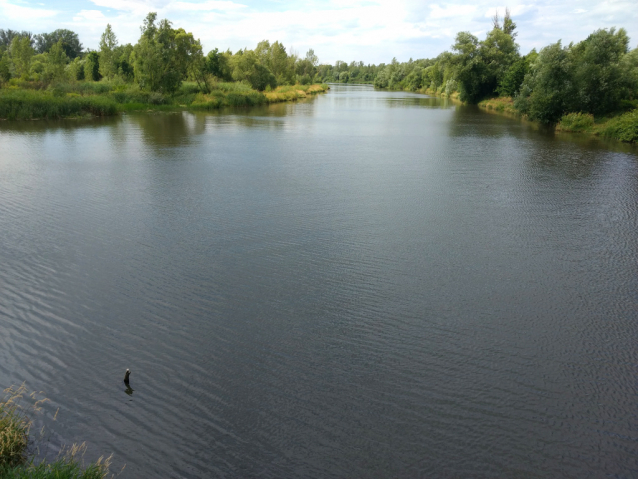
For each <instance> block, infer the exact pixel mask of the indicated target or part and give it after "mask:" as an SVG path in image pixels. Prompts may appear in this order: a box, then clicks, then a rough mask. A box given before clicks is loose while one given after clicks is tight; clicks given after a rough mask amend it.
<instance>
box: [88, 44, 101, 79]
mask: <svg viewBox="0 0 638 479" xmlns="http://www.w3.org/2000/svg"><path fill="white" fill-rule="evenodd" d="M84 78H85V79H86V80H89V81H99V80H100V78H101V75H100V56H99V54H98V53H97V52H95V51H90V52H89V53H88V55H87V56H86V58H85V60H84Z"/></svg>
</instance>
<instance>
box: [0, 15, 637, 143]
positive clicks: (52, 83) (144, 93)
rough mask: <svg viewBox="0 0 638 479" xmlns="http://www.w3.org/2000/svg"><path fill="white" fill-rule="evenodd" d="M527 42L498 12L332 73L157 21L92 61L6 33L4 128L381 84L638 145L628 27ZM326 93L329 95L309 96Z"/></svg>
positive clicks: (65, 37)
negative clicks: (445, 42)
mask: <svg viewBox="0 0 638 479" xmlns="http://www.w3.org/2000/svg"><path fill="white" fill-rule="evenodd" d="M516 36H517V31H516V23H514V21H513V19H512V17H511V16H510V13H509V10H507V9H506V10H505V15H504V17H503V18H500V17H499V15H498V12H497V13H496V14H495V16H494V18H493V19H492V29H491V30H490V31H488V33H487V34H486V36H485V39H483V40H479V39H478V38H477V37H476V36H474V35H472V34H471V33H470V32H459V33H458V34H457V35H456V38H455V43H454V44H453V45H452V48H451V51H445V52H443V53H441V54H440V55H438V56H437V57H436V58H430V59H419V60H412V59H410V60H409V61H407V62H403V63H400V62H398V61H397V59H396V58H394V59H393V60H392V61H391V62H390V63H389V64H383V63H382V64H379V65H371V64H368V65H366V64H364V63H363V62H354V61H353V62H351V63H349V64H348V63H346V62H343V61H337V62H336V63H335V64H334V65H326V64H319V61H318V58H317V56H316V55H315V53H314V51H313V50H312V49H311V50H309V51H308V52H307V53H306V55H305V56H304V57H300V56H298V55H297V54H295V53H289V52H287V51H286V48H285V47H284V46H283V45H282V44H281V43H279V42H274V43H272V44H271V43H270V42H269V41H268V40H264V41H262V42H259V43H258V44H257V46H256V47H255V48H254V49H253V50H249V49H242V50H239V51H237V52H235V53H232V52H231V51H226V52H221V51H219V50H218V49H217V48H215V49H214V50H211V51H210V52H209V53H208V54H207V55H204V53H203V50H202V46H201V43H200V42H199V40H196V39H195V38H194V37H193V35H192V33H188V32H186V31H184V29H182V28H173V26H172V24H171V22H170V21H168V20H161V21H158V19H157V15H156V14H155V13H149V14H148V15H147V17H146V19H145V20H144V24H143V25H142V27H141V36H140V38H139V40H138V42H137V43H136V44H135V45H131V44H127V45H120V44H119V43H118V40H117V37H116V35H115V33H114V31H113V29H112V28H111V25H107V26H106V29H105V31H104V33H103V34H102V38H101V42H100V48H99V50H96V51H91V50H89V51H84V50H83V47H82V44H81V43H80V42H79V39H78V38H77V35H76V34H75V33H74V32H72V31H70V30H63V29H61V30H56V31H54V32H52V33H44V34H40V35H32V34H31V33H30V32H16V31H12V30H0V86H1V87H2V88H0V118H7V119H27V118H59V117H69V116H71V117H72V116H83V115H98V116H99V115H110V114H114V113H115V112H117V111H127V110H135V109H149V108H158V109H163V108H198V109H214V108H220V107H224V106H244V105H246V106H248V105H259V104H264V103H271V102H276V101H290V100H296V99H300V98H304V97H305V96H307V95H309V94H312V93H316V92H320V91H325V90H326V89H327V88H328V87H327V86H326V85H325V83H327V82H339V83H373V84H374V86H375V87H377V88H387V89H399V90H409V91H415V92H422V93H429V94H433V95H440V96H445V97H449V98H453V99H458V100H460V101H463V102H466V103H471V104H479V105H480V106H482V107H484V108H487V109H491V110H494V111H497V112H504V113H512V114H518V115H523V116H525V117H526V118H528V119H529V120H532V121H536V122H539V123H543V124H547V125H552V126H555V127H557V128H558V129H560V130H562V131H586V132H589V133H593V134H598V135H602V136H606V137H610V138H616V139H618V140H621V141H628V142H637V141H638V135H637V134H636V133H635V132H636V130H637V129H638V127H637V126H636V123H635V122H636V118H638V113H636V112H637V111H638V110H637V109H638V48H635V49H633V50H631V49H630V48H629V37H628V36H627V32H626V31H625V30H624V29H622V28H621V29H619V30H616V29H615V28H611V29H601V30H596V31H595V32H593V33H592V34H591V35H589V36H588V37H587V38H586V39H585V40H583V41H581V42H578V43H570V44H569V45H567V46H564V45H562V43H561V41H560V40H559V41H557V42H556V43H553V44H550V45H548V46H546V47H545V48H543V49H541V50H540V51H538V52H537V51H536V50H532V51H531V52H529V53H528V54H526V55H521V53H520V48H519V45H518V44H517V43H516ZM317 83H323V85H321V86H312V87H309V85H313V84H317ZM12 90H19V91H12ZM574 114H580V115H585V117H586V118H589V117H587V115H593V124H591V125H589V123H587V122H588V121H589V120H587V121H585V120H582V118H580V117H579V118H580V120H579V121H578V122H576V123H574V118H575V117H572V116H570V115H574ZM585 117H583V118H585ZM581 120H582V121H585V123H587V125H589V126H583V125H584V123H582V121H581Z"/></svg>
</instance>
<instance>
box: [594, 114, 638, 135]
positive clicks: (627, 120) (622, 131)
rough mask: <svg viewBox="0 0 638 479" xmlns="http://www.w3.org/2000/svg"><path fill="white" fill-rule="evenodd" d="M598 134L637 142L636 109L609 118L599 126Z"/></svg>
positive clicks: (637, 122) (637, 120) (637, 123)
mask: <svg viewBox="0 0 638 479" xmlns="http://www.w3.org/2000/svg"><path fill="white" fill-rule="evenodd" d="M600 135H601V136H604V137H606V138H615V139H616V140H620V141H626V142H629V143H636V142H638V109H636V110H634V111H630V112H627V113H625V114H623V115H620V116H618V117H616V118H612V119H611V120H609V121H608V122H607V123H606V124H605V125H604V126H603V127H602V128H601V130H600Z"/></svg>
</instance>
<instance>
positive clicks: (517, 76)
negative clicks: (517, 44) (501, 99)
mask: <svg viewBox="0 0 638 479" xmlns="http://www.w3.org/2000/svg"><path fill="white" fill-rule="evenodd" d="M537 56H538V54H537V53H536V50H532V51H531V52H530V53H528V54H527V55H525V56H524V57H521V58H519V59H518V60H517V61H515V62H514V63H513V64H512V65H511V66H510V67H509V69H508V70H507V72H505V75H504V76H503V78H501V81H500V82H499V84H498V89H497V90H498V93H499V95H500V96H510V97H514V96H516V95H517V94H518V92H519V90H520V87H521V84H522V83H523V80H524V79H525V75H527V74H528V73H529V71H530V65H531V64H532V63H533V62H534V60H535V59H536V57H537Z"/></svg>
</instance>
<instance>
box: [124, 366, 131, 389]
mask: <svg viewBox="0 0 638 479" xmlns="http://www.w3.org/2000/svg"><path fill="white" fill-rule="evenodd" d="M130 375H131V370H130V369H127V370H126V374H125V375H124V384H126V385H127V386H128V377H129V376H130Z"/></svg>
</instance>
